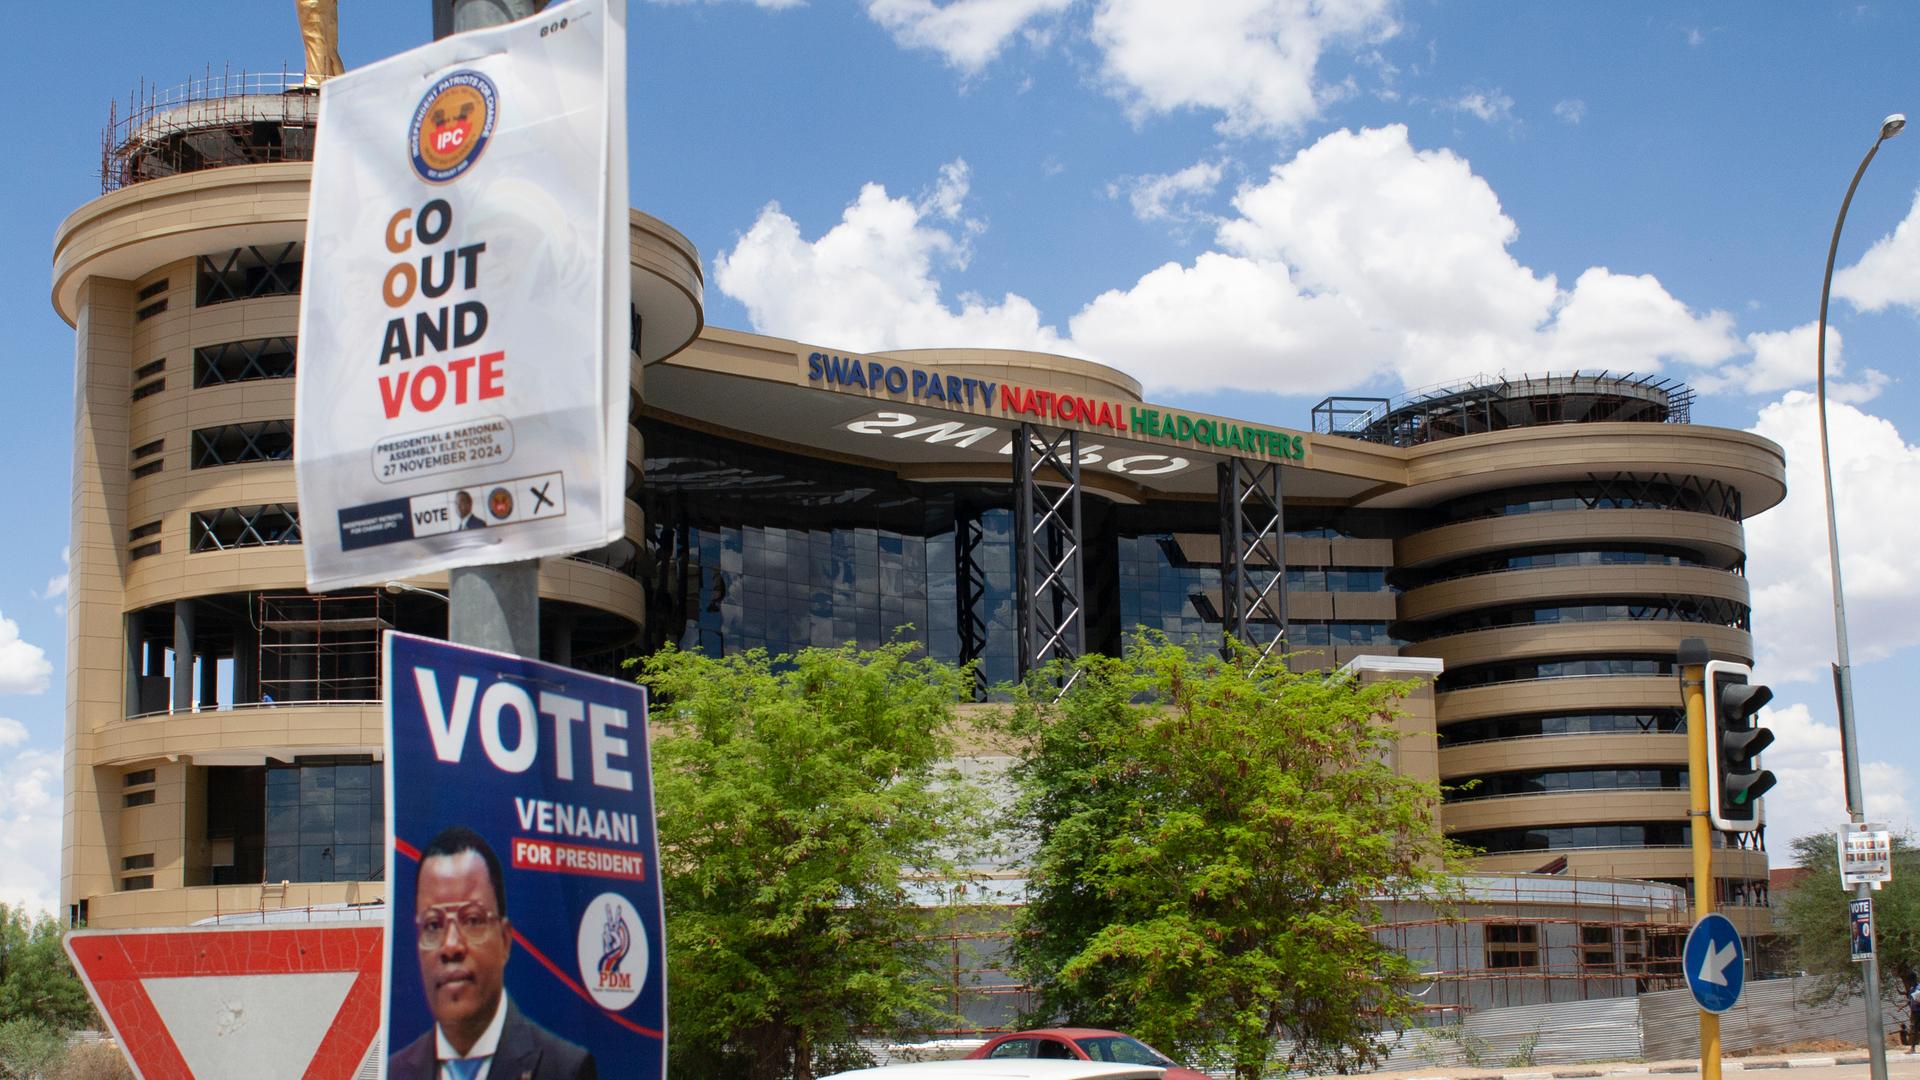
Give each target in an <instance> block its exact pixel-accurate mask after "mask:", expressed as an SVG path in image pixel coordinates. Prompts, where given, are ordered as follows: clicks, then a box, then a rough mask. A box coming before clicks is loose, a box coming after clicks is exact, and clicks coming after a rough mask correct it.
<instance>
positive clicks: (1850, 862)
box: [1839, 823, 1893, 889]
mask: <svg viewBox="0 0 1920 1080" xmlns="http://www.w3.org/2000/svg"><path fill="white" fill-rule="evenodd" d="M1839 839H1840V843H1839V853H1840V884H1841V885H1843V886H1845V887H1846V888H1849V889H1850V888H1853V887H1854V886H1856V885H1871V886H1873V887H1874V888H1876V889H1877V888H1879V887H1880V886H1881V885H1882V884H1884V883H1886V882H1889V881H1892V880H1893V834H1892V833H1891V832H1888V831H1887V828H1886V826H1884V825H1865V824H1852V823H1849V824H1846V825H1842V826H1841V827H1840V838H1839Z"/></svg>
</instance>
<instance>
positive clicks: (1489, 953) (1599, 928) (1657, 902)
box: [922, 874, 1691, 1037]
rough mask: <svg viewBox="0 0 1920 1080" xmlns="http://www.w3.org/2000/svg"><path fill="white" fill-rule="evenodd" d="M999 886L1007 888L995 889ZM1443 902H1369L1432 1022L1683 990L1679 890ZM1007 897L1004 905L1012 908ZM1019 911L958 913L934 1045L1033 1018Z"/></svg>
mask: <svg viewBox="0 0 1920 1080" xmlns="http://www.w3.org/2000/svg"><path fill="white" fill-rule="evenodd" d="M1001 884H1005V883H1001ZM1462 886H1463V888H1462V890H1461V892H1460V894H1458V895H1455V896H1453V897H1451V898H1439V897H1434V898H1422V897H1414V898H1401V899H1389V900H1382V901H1379V903H1378V911H1379V915H1380V921H1379V922H1378V923H1376V924H1375V925H1373V926H1372V927H1371V928H1370V929H1371V931H1372V934H1373V936H1374V939H1375V940H1376V941H1378V942H1380V943H1381V944H1383V945H1386V946H1388V947H1389V948H1391V949H1393V950H1394V951H1395V952H1398V953H1400V954H1401V955H1402V956H1405V957H1407V958H1408V959H1410V960H1412V961H1413V962H1414V964H1415V966H1416V967H1417V968H1418V969H1419V971H1420V975H1419V977H1418V979H1416V980H1415V981H1414V982H1413V983H1411V984H1409V985H1407V986H1405V987H1403V989H1405V990H1406V992H1407V993H1409V994H1410V995H1412V997H1413V998H1414V1000H1415V1002H1416V1003H1417V1007H1418V1008H1419V1009H1420V1010H1421V1011H1423V1012H1424V1013H1425V1014H1426V1015H1427V1016H1428V1017H1429V1020H1430V1022H1434V1023H1444V1022H1450V1021H1452V1020H1456V1019H1458V1018H1459V1017H1460V1016H1462V1015H1464V1014H1467V1013H1473V1012H1478V1011H1482V1010H1486V1009H1495V1008H1504V1007H1507V1006H1511V1005H1529V1004H1540V1003H1545V1002H1558V1001H1586V1000H1596V999H1602V998H1618V997H1632V996H1634V995H1636V994H1642V993H1648V992H1651V991H1656V990H1671V989H1674V988H1676V987H1679V986H1681V985H1683V983H1684V981H1685V980H1684V977H1683V976H1682V974H1681V950H1682V948H1683V946H1684V945H1685V942H1686V935H1687V930H1688V929H1689V927H1690V926H1691V918H1690V916H1689V912H1688V907H1687V898H1686V893H1685V890H1683V889H1680V888H1678V887H1675V886H1672V885H1664V884H1659V883H1656V882H1648V881H1634V880H1629V879H1616V878H1580V877H1570V876H1566V875H1560V874H1481V875H1472V876H1469V877H1467V878H1465V879H1464V880H1463V882H1462ZM1011 896H1012V894H1011V893H1010V894H1009V896H1008V898H1007V899H1009V900H1010V899H1011ZM1016 910H1017V903H1016V902H1003V903H999V904H993V903H988V904H973V905H968V904H955V905H953V906H952V907H949V908H948V909H947V916H948V918H947V921H946V924H945V925H944V926H943V927H942V929H941V931H940V932H938V933H935V934H933V935H931V936H930V938H925V939H922V940H923V941H926V940H931V941H933V942H936V943H937V947H938V949H939V951H940V958H939V961H938V963H937V967H936V970H935V971H934V972H933V975H934V977H935V979H937V980H938V982H939V985H940V990H941V995H942V999H943V1004H944V1005H945V1006H946V1008H947V1010H948V1011H949V1012H951V1013H952V1014H954V1015H955V1016H958V1017H960V1018H961V1019H962V1024H961V1026H959V1027H957V1028H952V1029H948V1030H944V1031H940V1032H936V1033H935V1034H938V1035H943V1036H961V1035H971V1036H983V1037H984V1036H990V1035H992V1034H996V1033H999V1032H1003V1031H1009V1030H1013V1028H1014V1026H1015V1025H1016V1024H1018V1023H1019V1022H1020V1018H1021V1014H1023V1013H1024V1012H1026V1011H1027V1010H1029V1009H1031V1008H1032V1007H1033V1005H1034V1004H1035V998H1034V996H1033V993H1032V991H1031V988H1030V987H1028V986H1027V985H1025V984H1024V983H1022V982H1021V981H1020V980H1019V979H1018V978H1017V977H1016V976H1015V975H1014V973H1013V972H1011V971H1010V970H1009V969H1008V960H1009V956H1008V947H1009V946H1010V945H1011V943H1012V934H1013V930H1012V924H1013V919H1014V915H1015V913H1016Z"/></svg>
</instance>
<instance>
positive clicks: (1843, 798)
mask: <svg viewBox="0 0 1920 1080" xmlns="http://www.w3.org/2000/svg"><path fill="white" fill-rule="evenodd" d="M1761 724H1762V725H1763V726H1765V727H1766V728H1768V729H1770V730H1771V731H1772V732H1773V734H1774V743H1773V745H1772V746H1771V747H1769V748H1768V749H1767V750H1766V752H1765V753H1763V754H1762V755H1761V758H1760V761H1761V764H1762V765H1763V766H1764V767H1765V768H1766V769H1767V770H1768V771H1769V772H1771V773H1773V774H1774V776H1775V777H1777V778H1778V779H1779V783H1778V784H1777V785H1776V786H1775V787H1774V789H1773V790H1772V791H1771V792H1769V793H1768V794H1767V796H1766V803H1765V805H1766V815H1767V838H1768V844H1767V846H1768V847H1769V848H1771V849H1773V850H1774V851H1775V852H1776V853H1784V852H1785V851H1787V841H1789V840H1792V839H1793V838H1795V837H1799V836H1807V835H1809V834H1812V833H1830V832H1832V831H1834V830H1835V829H1836V828H1838V827H1839V825H1840V823H1841V822H1843V821H1845V820H1847V789H1846V774H1845V773H1844V772H1843V771H1842V769H1841V756H1840V729H1839V727H1838V726H1836V725H1834V724H1827V723H1821V722H1820V721H1817V720H1815V719H1814V718H1813V715H1812V714H1811V713H1810V712H1809V711H1808V709H1807V707H1806V706H1805V705H1799V704H1794V705H1788V706H1785V707H1783V708H1775V709H1768V710H1766V711H1765V712H1763V713H1762V714H1761ZM1860 786H1861V790H1862V792H1863V793H1864V794H1865V795H1866V800H1867V817H1868V818H1869V819H1870V820H1872V821H1879V822H1887V823H1890V824H1892V825H1893V826H1894V827H1895V828H1900V827H1902V826H1903V825H1904V824H1905V823H1907V822H1910V821H1911V820H1912V818H1913V806H1912V804H1911V803H1909V802H1908V801H1907V791H1908V790H1909V789H1910V788H1911V783H1910V781H1909V780H1908V777H1907V774H1906V771H1905V770H1904V769H1902V768H1900V767H1899V766H1898V765H1894V764H1891V763H1888V762H1885V761H1866V762H1863V763H1862V764H1861V767H1860ZM1776 860H1783V856H1781V855H1776Z"/></svg>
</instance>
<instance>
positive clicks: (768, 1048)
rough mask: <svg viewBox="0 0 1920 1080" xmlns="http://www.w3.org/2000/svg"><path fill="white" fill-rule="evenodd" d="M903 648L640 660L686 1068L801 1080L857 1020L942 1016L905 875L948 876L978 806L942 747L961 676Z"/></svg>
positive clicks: (833, 1061) (679, 1042)
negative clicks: (650, 710)
mask: <svg viewBox="0 0 1920 1080" xmlns="http://www.w3.org/2000/svg"><path fill="white" fill-rule="evenodd" d="M912 651H913V647H912V646H911V645H908V644H904V643H899V644H892V645H888V646H885V647H883V648H880V649H877V650H874V651H870V652H861V651H859V650H857V649H855V648H854V647H853V646H851V645H849V646H846V647H843V648H837V649H807V650H803V651H801V652H799V653H797V654H795V655H794V656H791V657H787V656H780V657H773V658H770V657H769V656H768V655H767V654H766V653H765V652H762V651H754V652H749V653H746V654H744V655H738V656H731V657H727V658H725V659H713V658H709V657H706V656H702V655H700V654H698V653H692V652H682V651H679V650H676V649H672V648H669V649H666V650H663V651H661V652H659V653H656V654H655V655H654V656H652V657H651V658H649V659H648V660H646V661H645V662H644V666H643V674H642V677H641V678H642V681H643V682H645V683H647V684H648V685H649V686H650V687H651V688H652V690H653V692H654V694H655V695H656V696H657V698H658V699H659V700H660V701H661V702H662V706H661V707H660V708H659V709H658V711H657V712H656V713H655V716H654V724H655V728H656V730H657V732H658V734H657V736H656V741H655V743H654V746H653V766H654V768H653V773H654V791H655V793H656V797H657V803H658V811H659V837H660V857H661V868H660V869H661V880H662V885H663V888H664V890H665V894H666V903H667V913H668V919H667V940H668V948H669V951H670V954H671V956H672V962H671V964H670V965H669V967H668V978H669V980H670V983H669V998H668V1000H669V1002H670V1010H671V1011H670V1027H671V1032H672V1036H671V1037H672V1039H673V1048H672V1054H673V1057H674V1060H675V1062H676V1064H677V1065H678V1066H679V1067H681V1068H684V1069H686V1070H687V1071H688V1072H689V1073H690V1074H695V1075H702V1076H750V1077H754V1078H772V1077H785V1076H792V1077H795V1078H797V1080H810V1078H811V1077H813V1076H814V1075H815V1072H816V1070H817V1069H819V1068H822V1067H824V1066H828V1065H838V1064H844V1063H847V1062H859V1061H861V1060H862V1059H863V1058H864V1055H863V1054H861V1053H860V1052H859V1050H858V1047H857V1046H856V1045H855V1044H854V1039H855V1036H856V1035H857V1034H859V1033H861V1032H863V1031H866V1030H872V1029H885V1030H901V1029H908V1028H915V1027H922V1026H925V1025H926V1024H927V1023H928V1022H929V1021H931V1020H933V1019H935V1018H937V1017H938V1016H939V1015H940V1014H939V1012H938V1008H937V1004H938V995H937V993H936V991H935V988H934V986H933V983H932V980H931V973H932V958H933V955H934V943H933V942H932V941H931V939H930V938H929V936H928V935H927V933H926V931H927V930H928V929H929V926H930V924H931V922H932V920H933V919H934V918H935V917H936V913H935V912H934V911H932V910H931V909H929V908H928V907H926V906H924V905H923V904H922V903H921V902H920V901H919V900H918V899H916V894H915V891H914V889H913V887H912V886H913V883H914V882H915V881H916V880H920V881H936V882H937V881H943V880H951V879H952V877H953V875H954V868H955V866H956V858H957V857H958V856H959V855H961V854H962V853H963V851H964V850H965V849H966V848H967V847H968V846H969V844H970V842H971V841H972V840H973V839H974V835H973V834H974V833H975V832H976V831H977V830H978V826H977V825H976V824H975V823H977V822H979V821H981V820H983V819H984V817H985V815H984V813H983V803H982V801H981V798H980V796H979V794H978V792H977V789H975V788H974V787H973V786H971V785H969V784H967V783H964V782H962V781H961V779H960V778H959V776H958V774H957V773H956V772H955V771H954V770H953V769H952V768H951V767H950V766H949V765H948V762H949V760H950V759H951V757H952V755H953V749H954V748H953V744H952V742H951V736H952V732H953V730H954V727H955V723H956V719H955V716H956V712H955V706H956V704H957V703H958V702H960V701H961V700H963V699H964V698H965V697H966V696H967V694H968V691H969V690H970V688H971V685H972V684H971V682H970V676H969V675H968V674H967V673H965V672H963V671H962V670H961V669H957V668H954V667H952V666H950V665H945V664H940V663H936V662H933V661H929V660H925V659H918V660H916V659H913V658H912V655H911V654H912ZM936 888H937V886H936ZM924 891H925V890H923V893H924ZM828 1071H834V1070H831V1069H829V1070H828Z"/></svg>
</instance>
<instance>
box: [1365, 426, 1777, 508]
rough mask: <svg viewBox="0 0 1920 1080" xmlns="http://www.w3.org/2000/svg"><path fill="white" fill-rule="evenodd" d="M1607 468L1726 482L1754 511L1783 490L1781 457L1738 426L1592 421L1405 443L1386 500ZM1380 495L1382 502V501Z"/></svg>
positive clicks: (1430, 497) (1406, 500)
mask: <svg viewBox="0 0 1920 1080" xmlns="http://www.w3.org/2000/svg"><path fill="white" fill-rule="evenodd" d="M1611 472H1631V473H1644V474H1651V473H1680V474H1684V475H1689V476H1697V477H1702V478H1708V479H1717V480H1720V481H1722V482H1725V483H1730V484H1733V485H1734V486H1735V487H1737V488H1739V489H1740V492H1741V495H1742V497H1743V502H1744V510H1745V512H1746V513H1748V514H1757V513H1759V512H1761V511H1762V510H1765V509H1767V508H1768V507H1771V506H1773V505H1775V504H1776V503H1778V502H1779V501H1780V500H1781V499H1782V498H1784V497H1785V495H1786V457H1785V453H1784V451H1782V450H1781V449H1780V447H1779V446H1777V445H1775V444H1774V443H1772V442H1770V441H1768V440H1766V439H1763V438H1761V437H1759V436H1758V435H1752V434H1748V433H1747V432H1744V431H1730V430H1727V429H1724V428H1708V427H1694V426H1691V425H1686V424H1634V423H1593V424H1554V425H1547V426H1544V427H1533V428H1514V429H1510V430H1507V431H1499V432H1490V433H1487V434H1482V435H1463V436H1460V437H1458V438H1453V439H1444V440H1441V441H1439V442H1435V443H1428V444H1426V445H1424V446H1417V447H1414V448H1412V449H1411V450H1410V451H1409V453H1408V456H1407V482H1408V490H1407V491H1405V492H1403V493H1400V494H1398V495H1396V496H1394V498H1393V499H1392V500H1391V501H1390V505H1396V506H1398V505H1410V500H1417V501H1418V502H1420V503H1425V504H1429V505H1430V504H1432V503H1433V502H1437V501H1440V500H1442V499H1451V498H1458V497H1459V496H1461V495H1466V494H1471V493H1474V492H1479V491H1491V490H1494V489H1497V488H1503V487H1517V486H1522V485H1526V484H1534V483H1540V482H1541V481H1543V480H1550V479H1556V478H1564V479H1577V478H1584V477H1586V476H1588V475H1590V474H1595V473H1598V474H1602V475H1604V474H1607V473H1611ZM1384 501H1387V500H1383V502H1384Z"/></svg>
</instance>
